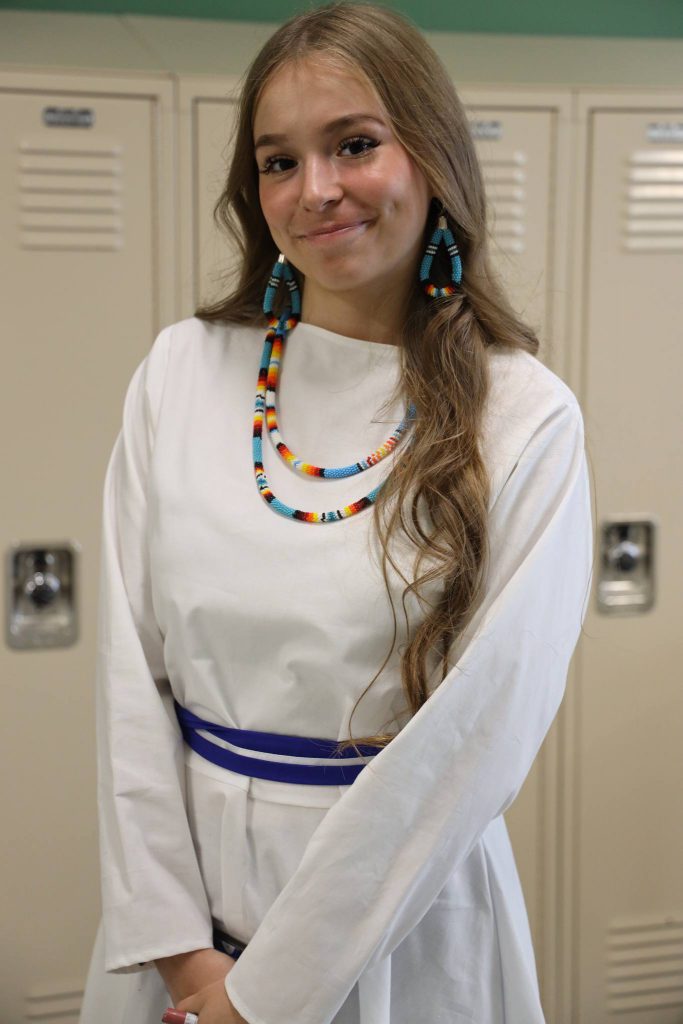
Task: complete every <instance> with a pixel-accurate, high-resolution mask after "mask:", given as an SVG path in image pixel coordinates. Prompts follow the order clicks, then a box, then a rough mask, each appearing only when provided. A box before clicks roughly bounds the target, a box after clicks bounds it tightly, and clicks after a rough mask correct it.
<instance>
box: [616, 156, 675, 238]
mask: <svg viewBox="0 0 683 1024" xmlns="http://www.w3.org/2000/svg"><path fill="white" fill-rule="evenodd" d="M626 179H627V185H626V194H625V196H624V219H623V222H624V232H623V236H622V238H623V244H624V248H625V249H626V251H628V252H683V149H669V150H659V151H658V150H637V151H635V152H634V153H632V154H631V157H630V159H629V160H628V163H627V173H626Z"/></svg>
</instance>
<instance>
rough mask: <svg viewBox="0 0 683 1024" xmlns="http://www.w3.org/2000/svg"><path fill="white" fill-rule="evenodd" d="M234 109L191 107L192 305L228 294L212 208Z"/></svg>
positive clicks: (209, 104)
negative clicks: (193, 119)
mask: <svg viewBox="0 0 683 1024" xmlns="http://www.w3.org/2000/svg"><path fill="white" fill-rule="evenodd" d="M236 113H237V107H236V104H235V103H231V102H229V101H228V100H222V101H221V100H213V101H212V100H201V101H200V102H198V103H197V104H196V106H195V117H196V139H197V152H196V154H195V158H196V168H197V179H196V189H197V191H196V194H195V197H194V199H195V204H196V206H195V208H196V211H197V221H196V224H195V234H194V240H195V259H194V266H195V268H196V269H195V276H194V285H195V292H194V299H195V301H196V302H199V301H201V302H208V301H214V300H216V299H218V298H221V297H223V296H225V295H227V294H228V292H229V291H230V290H231V287H230V285H231V282H230V281H229V279H228V275H229V272H230V268H231V267H232V266H233V265H234V259H233V255H232V251H231V249H230V247H229V244H228V240H227V236H226V235H225V234H224V233H222V232H221V233H219V232H218V231H217V230H216V228H215V226H214V222H213V208H214V204H215V202H216V200H217V199H218V196H219V195H220V193H221V191H222V189H223V187H224V184H225V178H226V176H227V170H228V167H229V163H230V155H231V152H232V132H233V127H234V123H235V116H236Z"/></svg>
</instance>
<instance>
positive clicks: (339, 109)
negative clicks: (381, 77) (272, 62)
mask: <svg viewBox="0 0 683 1024" xmlns="http://www.w3.org/2000/svg"><path fill="white" fill-rule="evenodd" d="M349 113H365V114H371V115H373V116H374V117H378V118H380V119H382V120H384V121H387V123H388V117H387V114H386V111H385V110H384V107H383V105H382V102H381V100H380V99H379V96H378V95H377V93H376V92H375V90H374V89H373V87H372V86H371V84H370V82H369V81H368V80H367V79H366V78H365V76H364V75H362V73H361V72H360V71H355V70H353V69H351V68H344V67H341V66H338V65H336V64H332V63H330V62H327V61H325V60H323V59H317V60H313V59H310V58H307V59H304V60H298V61H290V62H289V63H287V64H284V65H283V66H282V67H280V68H278V70H277V71H275V72H274V73H273V74H272V75H271V76H270V78H269V79H268V81H267V82H266V84H265V86H264V87H263V90H262V92H261V95H260V97H259V99H258V103H257V105H256V110H255V113H254V138H256V137H257V136H258V135H261V134H262V133H271V132H272V133H274V132H277V133H281V134H290V133H291V134H295V133H296V131H297V129H298V130H302V129H304V130H310V129H315V128H322V127H323V126H324V125H325V124H326V123H327V122H329V121H331V120H333V119H335V118H338V117H342V116H344V115H345V114H349Z"/></svg>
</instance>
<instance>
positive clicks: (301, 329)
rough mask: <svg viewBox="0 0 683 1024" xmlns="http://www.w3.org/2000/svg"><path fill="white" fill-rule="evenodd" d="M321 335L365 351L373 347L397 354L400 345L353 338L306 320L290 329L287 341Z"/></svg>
mask: <svg viewBox="0 0 683 1024" xmlns="http://www.w3.org/2000/svg"><path fill="white" fill-rule="evenodd" d="M319 336H322V338H323V339H324V340H325V341H326V342H330V343H331V344H335V343H336V344H340V345H347V346H349V347H356V348H362V349H364V350H365V351H367V350H368V349H369V348H372V349H374V350H376V351H387V352H390V351H392V350H393V351H395V352H396V353H397V354H398V352H399V346H398V345H393V344H391V342H386V341H369V340H365V339H364V338H351V337H349V336H348V335H346V334H337V333H336V332H335V331H329V330H328V329H327V328H326V327H318V326H317V324H310V323H307V322H306V321H304V320H301V321H299V323H298V324H297V325H296V327H294V328H293V330H292V331H290V333H289V335H288V337H287V343H288V344H290V343H291V342H292V341H294V340H295V339H296V338H297V337H298V338H299V339H300V340H308V339H311V338H314V337H315V338H318V337H319Z"/></svg>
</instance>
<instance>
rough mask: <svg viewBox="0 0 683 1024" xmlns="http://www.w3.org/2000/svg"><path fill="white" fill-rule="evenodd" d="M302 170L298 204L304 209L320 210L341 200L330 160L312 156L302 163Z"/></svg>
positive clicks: (337, 182)
mask: <svg viewBox="0 0 683 1024" xmlns="http://www.w3.org/2000/svg"><path fill="white" fill-rule="evenodd" d="M302 170H303V174H302V178H301V196H300V202H301V205H302V206H303V207H304V209H306V210H311V211H315V210H321V209H323V207H325V206H327V205H328V203H332V202H338V201H339V200H340V199H341V197H342V188H341V183H340V181H339V175H338V172H337V169H336V167H335V166H334V162H333V161H332V160H329V159H327V158H326V157H323V156H317V155H316V156H312V157H309V158H308V159H307V160H306V161H305V162H304V165H303V169H302Z"/></svg>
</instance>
